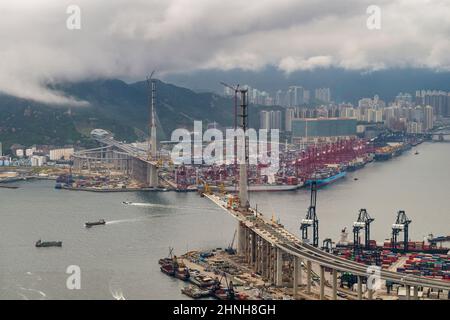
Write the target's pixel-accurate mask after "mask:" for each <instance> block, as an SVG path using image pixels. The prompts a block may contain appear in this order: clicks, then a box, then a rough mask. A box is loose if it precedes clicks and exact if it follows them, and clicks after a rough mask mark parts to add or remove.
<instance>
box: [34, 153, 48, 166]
mask: <svg viewBox="0 0 450 320" xmlns="http://www.w3.org/2000/svg"><path fill="white" fill-rule="evenodd" d="M46 163H47V158H46V157H44V156H31V166H32V167H42V166H43V165H44V164H46Z"/></svg>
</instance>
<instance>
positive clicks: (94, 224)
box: [84, 219, 106, 228]
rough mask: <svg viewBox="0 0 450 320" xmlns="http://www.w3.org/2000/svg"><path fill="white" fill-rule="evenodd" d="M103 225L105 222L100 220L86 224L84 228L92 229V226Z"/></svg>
mask: <svg viewBox="0 0 450 320" xmlns="http://www.w3.org/2000/svg"><path fill="white" fill-rule="evenodd" d="M104 224H106V221H105V220H104V219H100V220H98V221H94V222H86V223H85V224H84V226H85V227H86V228H90V227H93V226H101V225H104Z"/></svg>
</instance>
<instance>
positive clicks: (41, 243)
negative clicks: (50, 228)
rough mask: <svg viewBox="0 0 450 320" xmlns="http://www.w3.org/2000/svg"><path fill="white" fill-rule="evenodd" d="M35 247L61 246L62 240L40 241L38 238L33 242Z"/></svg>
mask: <svg viewBox="0 0 450 320" xmlns="http://www.w3.org/2000/svg"><path fill="white" fill-rule="evenodd" d="M35 246H36V248H45V247H62V241H41V239H39V240H38V241H36V244H35Z"/></svg>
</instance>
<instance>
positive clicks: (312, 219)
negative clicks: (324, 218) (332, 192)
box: [300, 181, 319, 247]
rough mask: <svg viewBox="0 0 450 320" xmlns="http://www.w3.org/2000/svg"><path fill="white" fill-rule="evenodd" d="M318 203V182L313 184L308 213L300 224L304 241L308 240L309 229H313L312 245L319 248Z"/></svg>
mask: <svg viewBox="0 0 450 320" xmlns="http://www.w3.org/2000/svg"><path fill="white" fill-rule="evenodd" d="M316 203H317V181H312V182H311V201H310V206H309V208H308V212H307V213H306V218H305V219H303V220H302V222H301V224H300V230H301V231H302V240H304V241H305V240H308V228H309V227H312V229H313V238H312V245H313V246H315V247H318V246H319V220H318V219H317V214H316Z"/></svg>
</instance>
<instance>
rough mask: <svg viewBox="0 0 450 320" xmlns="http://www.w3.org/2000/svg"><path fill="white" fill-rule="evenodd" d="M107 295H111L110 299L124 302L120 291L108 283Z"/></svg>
mask: <svg viewBox="0 0 450 320" xmlns="http://www.w3.org/2000/svg"><path fill="white" fill-rule="evenodd" d="M109 293H111V295H112V297H113V298H114V299H116V300H126V299H125V296H124V295H123V292H122V289H120V288H119V287H118V286H117V285H113V284H111V282H110V283H109Z"/></svg>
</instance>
